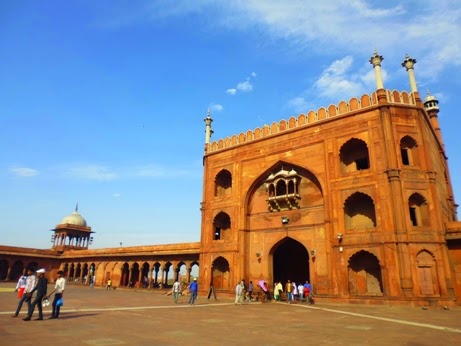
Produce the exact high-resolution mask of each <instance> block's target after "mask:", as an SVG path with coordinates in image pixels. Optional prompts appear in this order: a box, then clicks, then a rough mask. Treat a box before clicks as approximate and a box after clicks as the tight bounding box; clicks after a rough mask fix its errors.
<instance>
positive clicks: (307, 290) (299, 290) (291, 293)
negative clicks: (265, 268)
mask: <svg viewBox="0 0 461 346" xmlns="http://www.w3.org/2000/svg"><path fill="white" fill-rule="evenodd" d="M284 296H285V300H286V302H287V303H289V304H291V303H292V302H294V301H300V302H304V300H305V301H306V303H307V304H308V305H310V304H312V285H311V284H310V283H309V281H308V280H306V282H305V283H304V284H301V283H300V284H299V285H296V283H295V282H294V281H293V282H291V281H290V280H288V281H287V282H286V283H285V288H284V287H283V286H282V283H281V282H280V281H277V282H276V283H275V285H274V299H275V300H278V301H281V300H282V299H283V297H284Z"/></svg>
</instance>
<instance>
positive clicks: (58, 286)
mask: <svg viewBox="0 0 461 346" xmlns="http://www.w3.org/2000/svg"><path fill="white" fill-rule="evenodd" d="M63 275H64V272H63V271H62V270H59V271H58V279H57V280H56V283H55V285H54V290H53V291H51V293H50V294H49V295H48V297H46V298H49V297H51V295H52V294H53V293H54V300H53V312H52V313H51V317H50V319H54V318H58V317H59V310H60V309H61V305H62V304H58V300H60V299H62V295H63V294H64V289H65V288H66V279H64V277H63ZM61 302H62V300H61Z"/></svg>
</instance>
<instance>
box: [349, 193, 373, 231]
mask: <svg viewBox="0 0 461 346" xmlns="http://www.w3.org/2000/svg"><path fill="white" fill-rule="evenodd" d="M344 218H345V220H344V224H345V227H346V229H366V228H374V227H376V212H375V204H374V203H373V199H372V198H371V197H370V196H368V195H366V194H364V193H361V192H356V193H354V194H352V195H351V196H349V198H348V199H346V202H345V203H344Z"/></svg>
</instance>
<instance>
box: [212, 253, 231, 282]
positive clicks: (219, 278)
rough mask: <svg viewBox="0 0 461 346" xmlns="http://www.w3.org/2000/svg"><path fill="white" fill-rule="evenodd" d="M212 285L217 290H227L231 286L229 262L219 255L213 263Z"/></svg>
mask: <svg viewBox="0 0 461 346" xmlns="http://www.w3.org/2000/svg"><path fill="white" fill-rule="evenodd" d="M211 277H212V279H211V280H212V281H211V285H212V286H213V288H214V289H217V290H227V289H229V288H230V267H229V262H228V261H227V260H226V259H225V258H224V257H221V256H219V257H218V258H216V259H215V260H214V261H213V264H212V276H211Z"/></svg>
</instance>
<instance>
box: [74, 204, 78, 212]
mask: <svg viewBox="0 0 461 346" xmlns="http://www.w3.org/2000/svg"><path fill="white" fill-rule="evenodd" d="M75 211H78V202H77V204H76V205H75Z"/></svg>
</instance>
